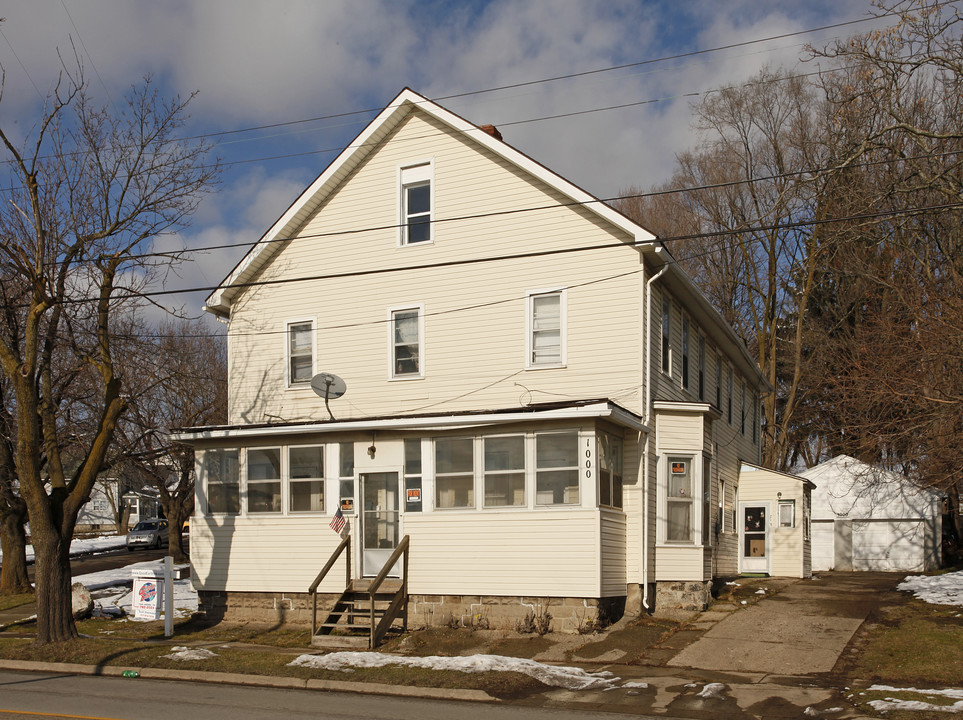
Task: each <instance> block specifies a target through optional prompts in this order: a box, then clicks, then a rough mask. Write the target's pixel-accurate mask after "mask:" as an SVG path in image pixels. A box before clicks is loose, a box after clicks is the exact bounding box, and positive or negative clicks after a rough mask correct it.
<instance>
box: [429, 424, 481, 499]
mask: <svg viewBox="0 0 963 720" xmlns="http://www.w3.org/2000/svg"><path fill="white" fill-rule="evenodd" d="M474 506H475V461H474V440H473V439H472V438H437V439H436V440H435V507H437V508H470V507H474Z"/></svg>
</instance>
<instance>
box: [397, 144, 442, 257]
mask: <svg viewBox="0 0 963 720" xmlns="http://www.w3.org/2000/svg"><path fill="white" fill-rule="evenodd" d="M424 184H427V185H428V190H429V193H428V239H427V240H421V241H419V242H408V214H407V203H406V199H405V190H406V188H409V187H414V186H417V185H424ZM434 242H435V159H434V158H433V157H432V158H428V159H426V160H417V161H412V162H406V163H404V164H402V165H399V166H398V247H418V246H420V245H433V244H434Z"/></svg>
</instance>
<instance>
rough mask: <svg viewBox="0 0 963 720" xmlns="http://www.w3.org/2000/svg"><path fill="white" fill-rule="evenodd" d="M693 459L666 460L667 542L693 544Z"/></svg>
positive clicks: (676, 458)
mask: <svg viewBox="0 0 963 720" xmlns="http://www.w3.org/2000/svg"><path fill="white" fill-rule="evenodd" d="M692 462H693V459H692V458H691V457H689V456H682V457H673V456H669V457H668V458H666V474H667V478H666V495H665V517H666V523H665V541H666V542H667V543H691V542H692V538H693V525H694V519H693V514H694V503H693V496H692V493H693V477H692V476H693V472H692V470H693V468H692Z"/></svg>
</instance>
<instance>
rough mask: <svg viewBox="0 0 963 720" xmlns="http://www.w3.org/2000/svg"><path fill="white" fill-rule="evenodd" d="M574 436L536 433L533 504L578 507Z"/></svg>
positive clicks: (577, 465) (570, 434)
mask: <svg viewBox="0 0 963 720" xmlns="http://www.w3.org/2000/svg"><path fill="white" fill-rule="evenodd" d="M578 459H579V454H578V432H576V431H570V432H557V433H536V435H535V504H536V505H578V504H579V489H578V487H579V463H578Z"/></svg>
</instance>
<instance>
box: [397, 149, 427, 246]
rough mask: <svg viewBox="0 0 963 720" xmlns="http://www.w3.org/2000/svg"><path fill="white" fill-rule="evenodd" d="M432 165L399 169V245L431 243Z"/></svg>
mask: <svg viewBox="0 0 963 720" xmlns="http://www.w3.org/2000/svg"><path fill="white" fill-rule="evenodd" d="M432 175H433V171H432V165H431V163H423V164H420V165H413V166H410V167H404V168H401V244H402V245H417V244H420V243H430V242H431V241H432V239H433V238H432V227H431V220H432V217H431V211H432V205H433V204H434V202H433V201H434V193H433V192H432V187H431V181H432Z"/></svg>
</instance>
